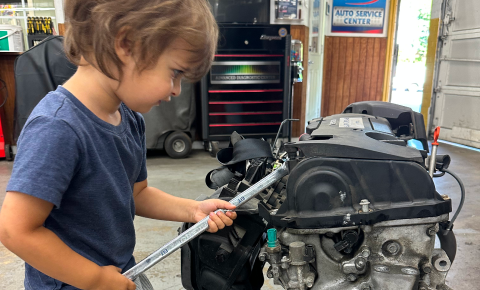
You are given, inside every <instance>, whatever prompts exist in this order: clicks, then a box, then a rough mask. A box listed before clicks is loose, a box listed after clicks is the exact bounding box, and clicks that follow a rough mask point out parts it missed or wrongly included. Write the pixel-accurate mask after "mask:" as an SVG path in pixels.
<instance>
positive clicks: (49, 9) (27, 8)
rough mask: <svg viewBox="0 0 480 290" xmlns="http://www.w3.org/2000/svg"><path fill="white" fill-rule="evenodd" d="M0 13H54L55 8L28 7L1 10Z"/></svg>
mask: <svg viewBox="0 0 480 290" xmlns="http://www.w3.org/2000/svg"><path fill="white" fill-rule="evenodd" d="M0 11H12V12H16V11H55V8H34V7H32V8H29V7H25V8H8V9H5V8H2V9H0Z"/></svg>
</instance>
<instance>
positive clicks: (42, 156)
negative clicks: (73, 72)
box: [7, 87, 147, 290]
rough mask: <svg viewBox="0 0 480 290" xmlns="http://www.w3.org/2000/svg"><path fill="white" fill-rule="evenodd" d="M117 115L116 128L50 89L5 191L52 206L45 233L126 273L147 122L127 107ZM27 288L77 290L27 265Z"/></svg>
mask: <svg viewBox="0 0 480 290" xmlns="http://www.w3.org/2000/svg"><path fill="white" fill-rule="evenodd" d="M119 111H120V113H121V116H122V121H121V124H120V125H118V126H114V125H111V124H109V123H107V122H105V121H103V120H101V119H100V118H98V117H97V116H96V115H95V114H93V113H92V112H91V111H90V110H89V109H87V107H85V106H84V105H83V104H82V103H81V102H80V101H79V100H78V99H77V98H75V96H73V95H72V94H71V93H70V92H69V91H67V90H66V89H65V88H63V87H58V89H57V90H56V91H54V92H50V93H49V94H48V95H47V96H46V97H45V98H43V99H42V101H40V103H39V104H38V105H37V106H36V107H35V109H34V110H33V112H32V114H31V115H30V117H29V118H28V120H27V123H26V124H25V127H24V128H23V131H22V133H21V135H20V137H19V140H18V144H17V145H18V147H17V148H18V151H17V155H16V157H15V163H14V165H13V172H12V177H11V179H10V181H9V183H8V186H7V191H18V192H23V193H26V194H28V195H32V196H35V197H38V198H41V199H43V200H46V201H48V202H51V203H53V204H54V205H55V206H54V208H53V210H52V212H51V213H50V215H49V216H48V218H47V219H46V221H45V227H46V228H47V229H49V230H51V231H53V232H54V233H55V234H56V235H57V236H58V237H59V238H60V239H61V240H62V241H63V242H65V244H67V245H68V246H69V247H70V248H72V249H73V250H74V251H75V252H77V253H79V254H80V255H82V256H84V257H85V258H87V259H89V260H91V261H93V262H95V263H97V264H98V265H100V266H106V265H114V266H117V267H119V268H122V269H123V270H124V271H126V270H127V269H129V268H131V267H132V266H133V265H135V260H134V259H133V255H132V254H133V249H134V247H135V230H134V225H133V219H134V217H135V204H134V200H133V185H134V184H135V183H136V182H140V181H143V180H145V179H146V178H147V170H146V164H145V163H146V160H145V158H146V148H145V123H144V121H143V117H142V116H141V115H140V114H139V113H135V112H133V111H132V110H130V109H129V108H128V107H127V106H125V105H124V104H122V105H121V106H120V110H119ZM25 288H26V289H27V290H29V289H35V290H43V289H48V290H52V289H77V288H74V287H72V286H69V285H67V284H64V283H62V282H60V281H58V280H55V279H53V278H51V277H49V276H46V275H44V274H43V273H41V272H39V271H37V270H36V269H34V268H33V267H31V266H30V265H28V264H26V265H25Z"/></svg>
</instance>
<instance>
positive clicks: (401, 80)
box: [390, 0, 432, 112]
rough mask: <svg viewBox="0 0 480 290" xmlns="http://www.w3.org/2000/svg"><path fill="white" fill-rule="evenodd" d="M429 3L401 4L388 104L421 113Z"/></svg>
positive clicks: (405, 1) (426, 0)
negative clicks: (389, 102)
mask: <svg viewBox="0 0 480 290" xmlns="http://www.w3.org/2000/svg"><path fill="white" fill-rule="evenodd" d="M431 8H432V0H423V1H418V0H401V1H400V3H399V16H398V22H397V35H396V44H395V58H396V62H395V59H394V67H393V73H392V87H391V88H392V89H391V94H390V101H391V102H392V103H395V104H399V105H402V106H406V107H410V108H412V110H414V111H415V112H420V111H421V105H422V95H423V84H424V82H425V72H426V67H425V62H426V54H427V44H428V35H429V28H430V16H431V14H430V13H431Z"/></svg>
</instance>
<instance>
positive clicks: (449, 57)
mask: <svg viewBox="0 0 480 290" xmlns="http://www.w3.org/2000/svg"><path fill="white" fill-rule="evenodd" d="M479 15H480V1H479V0H444V1H443V13H442V19H443V26H441V31H440V35H439V36H440V37H441V38H442V39H443V45H440V46H439V47H441V50H440V52H439V54H438V55H437V57H439V65H437V66H436V69H437V72H436V76H437V79H436V89H435V93H434V94H433V99H432V108H433V109H434V110H433V115H431V116H430V122H429V127H430V132H431V131H432V130H433V128H435V127H436V126H440V127H441V129H442V130H441V134H440V136H441V137H440V138H441V139H444V140H447V141H451V142H455V143H460V144H464V145H468V146H473V147H477V148H480V17H479Z"/></svg>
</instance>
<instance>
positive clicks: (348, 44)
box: [322, 36, 387, 116]
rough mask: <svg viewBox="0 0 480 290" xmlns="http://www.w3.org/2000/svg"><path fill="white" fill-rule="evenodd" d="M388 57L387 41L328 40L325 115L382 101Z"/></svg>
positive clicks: (336, 38) (345, 38)
mask: <svg viewBox="0 0 480 290" xmlns="http://www.w3.org/2000/svg"><path fill="white" fill-rule="evenodd" d="M386 54H387V38H370V37H335V36H329V37H326V39H325V59H324V72H323V90H322V96H323V97H322V116H329V115H333V114H338V113H341V112H342V111H343V109H345V107H346V106H347V105H349V104H351V103H354V102H360V101H381V100H382V97H383V85H384V72H385V60H386Z"/></svg>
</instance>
